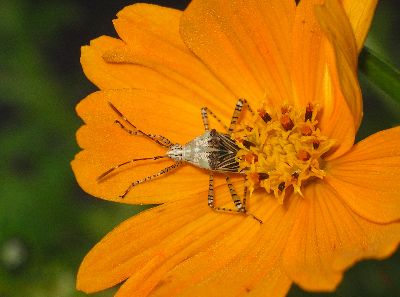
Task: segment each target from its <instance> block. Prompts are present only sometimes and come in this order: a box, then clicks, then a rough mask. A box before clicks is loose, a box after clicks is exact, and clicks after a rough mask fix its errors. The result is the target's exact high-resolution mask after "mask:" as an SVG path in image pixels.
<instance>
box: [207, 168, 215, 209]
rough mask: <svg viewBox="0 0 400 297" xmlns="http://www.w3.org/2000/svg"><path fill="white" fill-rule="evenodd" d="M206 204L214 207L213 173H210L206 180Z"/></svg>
mask: <svg viewBox="0 0 400 297" xmlns="http://www.w3.org/2000/svg"><path fill="white" fill-rule="evenodd" d="M208 206H209V207H211V208H214V175H213V174H212V173H211V174H210V179H209V182H208Z"/></svg>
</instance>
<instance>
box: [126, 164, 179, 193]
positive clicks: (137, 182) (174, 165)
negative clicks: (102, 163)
mask: <svg viewBox="0 0 400 297" xmlns="http://www.w3.org/2000/svg"><path fill="white" fill-rule="evenodd" d="M182 164H183V163H182V162H176V163H175V164H173V165H171V166H168V167H166V168H164V169H163V170H161V171H159V172H157V173H154V174H153V175H149V176H147V177H145V178H142V179H139V180H136V181H134V182H133V183H132V184H131V185H130V186H129V187H128V189H126V191H125V192H124V193H123V194H122V195H121V196H120V197H121V198H125V196H126V195H127V194H128V193H129V192H130V191H131V190H132V189H133V188H134V187H135V186H137V185H139V184H142V183H144V182H147V181H150V180H152V179H155V178H157V177H159V176H161V175H163V174H165V173H168V172H170V171H171V170H173V169H176V168H178V167H179V166H181V165H182Z"/></svg>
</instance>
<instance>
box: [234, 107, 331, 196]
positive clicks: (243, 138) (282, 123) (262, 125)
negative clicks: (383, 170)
mask: <svg viewBox="0 0 400 297" xmlns="http://www.w3.org/2000/svg"><path fill="white" fill-rule="evenodd" d="M318 111H319V108H318V105H316V104H311V103H309V104H308V105H307V106H306V107H305V108H303V109H296V108H293V107H292V106H290V105H283V106H282V107H281V108H280V109H279V110H275V111H271V110H269V111H267V110H266V108H265V106H263V107H262V108H260V109H259V110H258V114H254V115H253V116H252V118H251V119H250V120H247V121H243V123H242V124H241V125H240V127H239V128H238V130H237V131H236V132H234V133H233V138H234V139H235V140H236V141H237V142H238V145H239V147H240V150H239V152H238V153H237V155H236V157H237V160H238V161H239V164H240V171H241V172H243V173H245V174H246V176H247V183H248V187H249V189H250V193H253V191H254V190H255V189H257V188H260V187H261V188H264V189H265V190H266V191H267V193H273V194H274V195H275V197H276V198H278V199H279V201H280V202H281V203H282V202H283V199H284V197H285V194H286V192H287V191H288V190H289V191H292V190H294V192H295V193H298V194H300V195H302V192H301V187H302V185H304V183H305V182H306V181H309V180H310V179H312V178H320V179H322V178H323V177H324V176H325V172H324V170H323V155H324V154H325V153H327V152H328V151H329V150H330V149H331V148H332V147H333V146H334V144H335V141H334V140H332V139H329V138H327V137H326V136H323V135H321V131H320V129H319V128H318V120H317V118H318Z"/></svg>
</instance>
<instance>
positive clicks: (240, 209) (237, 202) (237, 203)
mask: <svg viewBox="0 0 400 297" xmlns="http://www.w3.org/2000/svg"><path fill="white" fill-rule="evenodd" d="M226 183H227V184H228V188H229V192H230V193H231V196H232V200H233V202H234V203H235V206H236V209H237V210H236V211H237V212H240V213H244V214H247V215H249V216H251V217H252V218H253V219H255V220H256V221H258V222H259V223H260V224H262V223H263V222H262V221H261V220H260V219H259V218H257V217H256V216H255V215H253V214H251V213H248V212H247V210H246V195H247V186H245V188H244V197H243V204H242V202H241V201H240V198H239V195H238V194H236V191H235V188H234V187H233V184H232V182H231V179H230V177H229V176H227V177H226Z"/></svg>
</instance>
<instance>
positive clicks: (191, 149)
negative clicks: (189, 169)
mask: <svg viewBox="0 0 400 297" xmlns="http://www.w3.org/2000/svg"><path fill="white" fill-rule="evenodd" d="M183 151H184V152H183V158H184V160H185V161H187V162H189V163H192V164H193V165H196V166H198V167H200V168H204V169H209V170H212V171H219V172H238V171H239V163H238V162H237V161H236V154H237V152H238V151H239V147H238V146H237V145H236V143H235V141H234V140H232V139H231V138H230V136H229V135H226V134H220V133H218V132H216V131H215V130H211V131H207V132H205V133H204V134H203V135H201V136H199V137H196V138H195V139H193V140H192V141H191V142H189V143H187V144H186V145H185V146H184V150H183Z"/></svg>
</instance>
